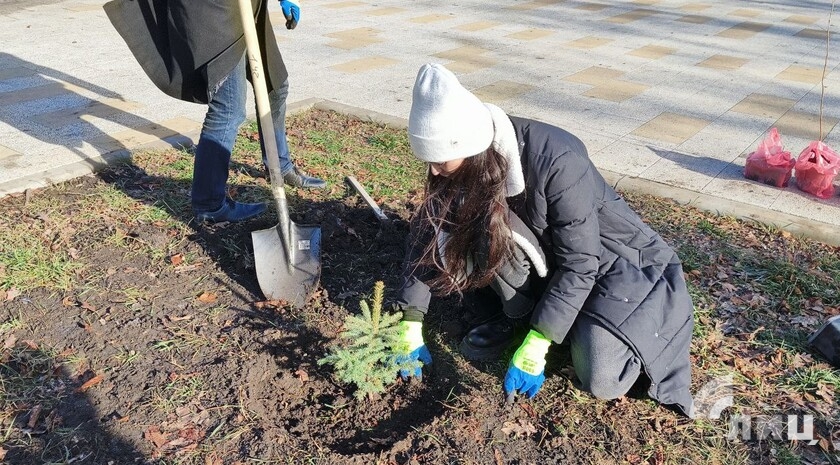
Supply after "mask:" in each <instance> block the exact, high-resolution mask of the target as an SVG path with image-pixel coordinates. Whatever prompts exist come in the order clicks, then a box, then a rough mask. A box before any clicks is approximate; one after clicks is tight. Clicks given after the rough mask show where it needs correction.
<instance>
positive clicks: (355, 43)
mask: <svg viewBox="0 0 840 465" xmlns="http://www.w3.org/2000/svg"><path fill="white" fill-rule="evenodd" d="M379 42H382V41H381V40H379V39H374V38H368V39H363V38H358V39H345V40H339V41H337V42H332V43H330V44H328V45H329V46H330V47H335V48H340V49H342V50H353V49H356V48H361V47H367V46H368V45H371V44H375V43H379Z"/></svg>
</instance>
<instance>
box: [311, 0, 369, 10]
mask: <svg viewBox="0 0 840 465" xmlns="http://www.w3.org/2000/svg"><path fill="white" fill-rule="evenodd" d="M365 5H367V3H365V2H355V1H352V0H351V1H347V2H336V3H327V4H325V5H322V6H324V7H325V8H331V9H334V10H337V9H343V8H354V7H357V6H365Z"/></svg>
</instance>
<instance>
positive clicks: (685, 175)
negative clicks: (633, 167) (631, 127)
mask: <svg viewBox="0 0 840 465" xmlns="http://www.w3.org/2000/svg"><path fill="white" fill-rule="evenodd" d="M651 149H652V150H653V152H654V153H655V154H656V155H657V156H659V157H660V158H661V159H660V160H659V161H658V162H656V163H655V164H654V165H653V166H651V167H650V168H648V169H646V170H645V171H643V172H642V174H640V175H639V176H640V177H642V178H644V179H650V180H654V181H657V182H661V183H665V184H669V185H672V186H679V187H684V188H686V189H691V190H693V191H701V190H702V189H703V188H704V187H705V186H706V185H707V184H709V181H711V180H712V179H713V178H714V177H715V176H717V175H718V174H720V173H721V172H722V171H723V170H724V169H725V168H726V166H727V165H729V162H728V161H722V160H718V159H716V158H712V157H707V156H703V155H695V154H690V153H683V152H680V151H677V150H669V149H664V148H658V147H652V148H651Z"/></svg>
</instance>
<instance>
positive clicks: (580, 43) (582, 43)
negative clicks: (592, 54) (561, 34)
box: [563, 36, 613, 50]
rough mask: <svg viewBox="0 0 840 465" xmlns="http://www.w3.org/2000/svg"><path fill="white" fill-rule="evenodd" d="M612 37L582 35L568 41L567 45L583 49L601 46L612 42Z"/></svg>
mask: <svg viewBox="0 0 840 465" xmlns="http://www.w3.org/2000/svg"><path fill="white" fill-rule="evenodd" d="M612 41H613V40H612V39H605V38H603V37H596V36H587V37H581V38H580V39H576V40H572V41H570V42H566V43H565V44H563V45H565V46H567V47H574V48H581V49H586V50H589V49H593V48H597V47H600V46H602V45H606V44H608V43H610V42H612Z"/></svg>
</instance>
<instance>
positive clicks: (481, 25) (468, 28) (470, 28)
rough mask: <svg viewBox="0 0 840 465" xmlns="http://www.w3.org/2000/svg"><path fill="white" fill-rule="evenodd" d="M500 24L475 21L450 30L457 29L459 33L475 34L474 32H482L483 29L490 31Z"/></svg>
mask: <svg viewBox="0 0 840 465" xmlns="http://www.w3.org/2000/svg"><path fill="white" fill-rule="evenodd" d="M499 24H502V23H500V22H498V21H476V22H474V23H467V24H461V25H460V26H455V27H453V28H452V29H457V30H459V31H465V32H475V31H482V30H484V29H490V28H494V27H496V26H498V25H499Z"/></svg>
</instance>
